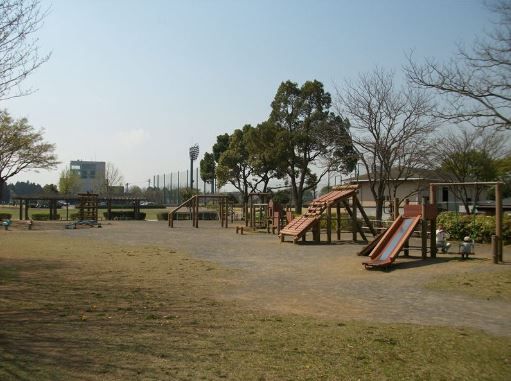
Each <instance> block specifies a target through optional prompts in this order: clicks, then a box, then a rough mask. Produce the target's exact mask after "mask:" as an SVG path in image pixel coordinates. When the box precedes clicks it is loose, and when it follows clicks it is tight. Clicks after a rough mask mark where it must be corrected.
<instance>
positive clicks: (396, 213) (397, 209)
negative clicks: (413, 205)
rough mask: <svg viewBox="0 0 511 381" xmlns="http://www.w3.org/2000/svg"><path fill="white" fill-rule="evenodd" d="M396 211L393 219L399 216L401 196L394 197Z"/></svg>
mask: <svg viewBox="0 0 511 381" xmlns="http://www.w3.org/2000/svg"><path fill="white" fill-rule="evenodd" d="M393 209H394V213H393V216H392V217H393V219H394V220H395V219H396V218H397V217H398V216H399V198H397V197H395V198H394V205H393Z"/></svg>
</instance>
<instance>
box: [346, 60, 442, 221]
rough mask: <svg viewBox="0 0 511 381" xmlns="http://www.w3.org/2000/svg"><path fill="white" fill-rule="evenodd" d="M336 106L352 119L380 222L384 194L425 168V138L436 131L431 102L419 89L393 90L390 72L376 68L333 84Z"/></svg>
mask: <svg viewBox="0 0 511 381" xmlns="http://www.w3.org/2000/svg"><path fill="white" fill-rule="evenodd" d="M337 108H338V111H339V112H340V113H341V115H343V116H344V117H347V118H348V119H349V120H350V122H351V127H352V134H353V143H354V145H355V148H356V149H357V151H358V155H359V160H360V161H361V162H362V163H363V165H364V167H365V170H366V173H367V176H368V180H369V186H370V189H371V192H372V195H373V197H374V199H375V202H376V219H377V220H381V218H382V215H383V205H384V202H385V196H386V195H387V196H389V197H394V196H395V195H396V192H397V189H398V188H399V187H400V186H401V184H402V183H403V182H404V181H406V180H407V179H408V178H409V177H410V176H411V175H412V174H413V173H414V170H415V169H417V168H421V167H424V165H425V161H424V157H425V156H427V154H428V147H427V145H426V143H425V142H426V141H427V139H428V136H429V135H430V134H431V133H432V132H433V131H434V130H435V128H436V123H435V120H434V118H432V117H431V116H430V115H431V113H432V110H433V104H432V102H431V100H430V99H429V97H428V96H427V95H426V94H425V92H424V91H421V90H417V89H412V88H407V87H405V88H402V89H400V88H397V87H396V85H395V82H394V73H393V72H391V71H386V70H383V69H379V68H377V69H375V70H374V71H372V72H370V73H367V74H360V75H359V77H358V80H357V81H356V82H355V83H352V82H346V83H345V87H344V89H339V88H337Z"/></svg>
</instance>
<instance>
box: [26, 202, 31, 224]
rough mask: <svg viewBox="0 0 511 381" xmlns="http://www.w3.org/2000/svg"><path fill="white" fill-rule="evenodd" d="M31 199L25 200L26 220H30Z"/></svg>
mask: <svg viewBox="0 0 511 381" xmlns="http://www.w3.org/2000/svg"><path fill="white" fill-rule="evenodd" d="M29 207H30V206H29V201H28V200H25V220H28V208H29Z"/></svg>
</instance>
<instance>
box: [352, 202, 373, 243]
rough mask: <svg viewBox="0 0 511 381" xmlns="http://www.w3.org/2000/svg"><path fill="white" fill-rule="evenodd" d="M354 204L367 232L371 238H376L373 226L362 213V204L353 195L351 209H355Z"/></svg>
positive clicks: (363, 212)
mask: <svg viewBox="0 0 511 381" xmlns="http://www.w3.org/2000/svg"><path fill="white" fill-rule="evenodd" d="M355 204H356V207H357V208H358V210H359V211H360V214H361V215H362V218H363V219H364V222H365V223H366V225H367V227H368V228H369V231H370V232H371V234H372V235H373V237H376V230H374V227H373V224H372V223H371V221H370V220H369V217H367V214H366V212H365V211H364V208H362V204H361V203H360V201H359V199H358V197H357V195H356V194H354V195H353V208H355ZM364 239H365V237H364Z"/></svg>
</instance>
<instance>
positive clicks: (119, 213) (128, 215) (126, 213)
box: [103, 210, 146, 220]
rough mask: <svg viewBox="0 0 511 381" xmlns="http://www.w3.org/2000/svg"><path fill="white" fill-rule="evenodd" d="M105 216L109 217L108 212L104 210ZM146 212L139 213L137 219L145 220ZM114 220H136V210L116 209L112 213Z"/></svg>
mask: <svg viewBox="0 0 511 381" xmlns="http://www.w3.org/2000/svg"><path fill="white" fill-rule="evenodd" d="M103 216H104V217H105V218H108V212H104V213H103ZM145 216H146V214H145V213H144V212H139V213H138V218H137V220H145ZM110 217H111V218H112V220H134V219H135V212H133V211H132V210H115V211H112V212H111V213H110Z"/></svg>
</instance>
